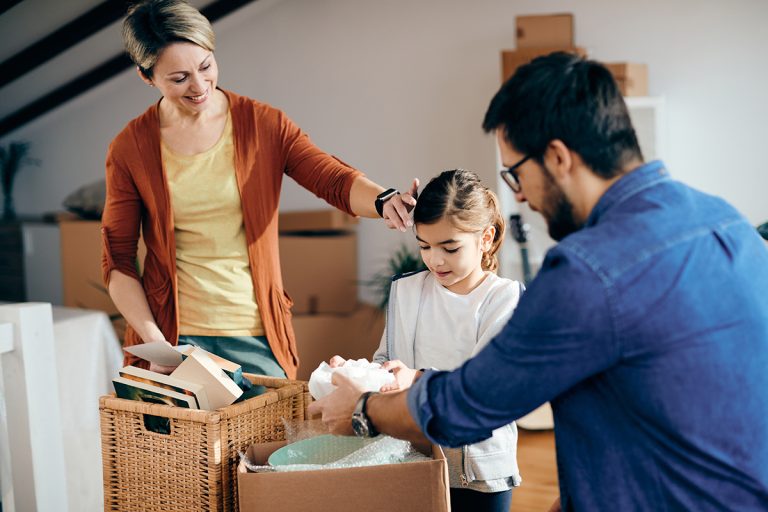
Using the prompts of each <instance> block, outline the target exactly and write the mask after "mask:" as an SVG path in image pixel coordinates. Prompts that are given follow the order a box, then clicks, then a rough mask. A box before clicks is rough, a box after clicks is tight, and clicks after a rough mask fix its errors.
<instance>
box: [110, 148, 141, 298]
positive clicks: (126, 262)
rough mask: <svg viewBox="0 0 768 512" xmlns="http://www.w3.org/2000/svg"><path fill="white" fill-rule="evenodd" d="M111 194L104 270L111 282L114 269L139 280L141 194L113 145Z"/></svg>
mask: <svg viewBox="0 0 768 512" xmlns="http://www.w3.org/2000/svg"><path fill="white" fill-rule="evenodd" d="M106 181H107V195H106V201H105V204H104V213H103V214H102V218H101V236H102V254H101V270H102V278H103V280H104V284H105V285H107V286H109V275H110V273H111V272H112V271H113V270H118V271H120V272H121V273H123V274H125V275H127V276H130V277H133V278H134V279H136V280H139V273H138V270H137V268H136V253H137V250H138V243H139V233H140V225H141V208H142V206H141V197H140V196H139V192H138V190H137V189H136V185H135V183H134V182H133V179H132V178H131V176H130V174H129V173H128V172H127V171H126V169H124V168H123V167H122V166H121V165H120V164H119V162H117V161H116V159H115V158H114V156H113V154H112V149H111V148H110V151H109V153H108V154H107V162H106Z"/></svg>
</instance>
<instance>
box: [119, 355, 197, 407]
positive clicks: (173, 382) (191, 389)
mask: <svg viewBox="0 0 768 512" xmlns="http://www.w3.org/2000/svg"><path fill="white" fill-rule="evenodd" d="M120 376H121V377H124V378H126V379H131V380H136V381H139V382H146V383H147V384H151V385H154V386H158V387H161V388H165V389H170V390H171V391H176V392H178V393H184V394H187V395H192V396H194V397H195V398H196V399H197V404H198V406H199V407H200V409H204V410H209V409H210V404H209V403H208V395H207V394H206V393H205V386H203V385H202V384H200V383H197V382H190V381H187V380H183V379H177V378H175V377H171V376H170V375H164V374H162V373H158V372H153V371H150V370H145V369H143V368H138V367H136V366H126V367H124V368H122V369H121V370H120Z"/></svg>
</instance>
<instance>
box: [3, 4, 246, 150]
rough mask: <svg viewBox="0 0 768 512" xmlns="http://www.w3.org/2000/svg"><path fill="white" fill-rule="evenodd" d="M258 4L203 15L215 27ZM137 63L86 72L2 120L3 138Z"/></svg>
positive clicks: (214, 7) (118, 61)
mask: <svg viewBox="0 0 768 512" xmlns="http://www.w3.org/2000/svg"><path fill="white" fill-rule="evenodd" d="M253 1H255V0H216V1H215V2H213V3H211V4H209V5H207V6H206V7H205V8H203V9H201V10H200V12H202V13H203V15H204V16H205V17H206V18H208V20H210V22H211V23H213V22H214V21H216V20H218V19H219V18H222V17H224V16H226V15H227V14H229V13H231V12H232V11H235V10H237V9H239V8H240V7H242V6H244V5H246V4H249V3H251V2H253ZM132 65H133V63H132V62H131V60H130V59H129V58H128V56H127V55H126V54H124V53H121V54H119V55H116V56H114V57H112V58H111V59H109V60H108V61H106V62H104V63H102V64H101V65H99V66H97V67H95V68H93V69H91V70H90V71H86V72H85V73H83V74H82V75H80V76H78V77H77V78H75V79H74V80H71V81H70V82H68V83H66V84H64V85H62V86H61V87H59V88H57V89H55V90H54V91H52V92H50V93H48V94H46V95H45V96H43V97H42V98H39V99H37V100H35V101H33V102H32V103H30V104H28V105H26V106H24V107H22V108H20V109H19V110H17V111H15V112H13V113H12V114H9V115H8V116H6V117H4V118H3V119H2V120H0V137H2V136H3V135H5V134H6V133H8V132H11V131H13V130H15V129H16V128H18V127H20V126H22V125H24V124H26V123H28V122H30V121H32V120H33V119H35V118H37V117H39V116H41V115H43V114H45V113H46V112H48V111H50V110H53V109H54V108H56V107H58V106H60V105H61V104H63V103H66V102H67V101H70V100H72V99H74V98H75V97H77V96H79V95H81V94H83V93H84V92H86V91H88V90H89V89H91V88H93V87H96V86H97V85H99V84H100V83H102V82H104V81H105V80H108V79H110V78H112V77H113V76H115V75H117V74H118V73H120V72H122V71H124V70H126V69H128V68H129V67H131V66H132Z"/></svg>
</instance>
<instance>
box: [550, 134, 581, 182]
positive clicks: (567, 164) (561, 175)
mask: <svg viewBox="0 0 768 512" xmlns="http://www.w3.org/2000/svg"><path fill="white" fill-rule="evenodd" d="M544 163H545V164H546V167H547V169H548V170H549V172H550V173H551V174H552V176H553V177H554V178H555V179H557V180H559V181H562V180H564V179H566V178H567V177H568V176H569V175H570V173H571V170H572V169H573V164H574V161H573V154H571V150H570V149H568V146H566V145H565V143H564V142H563V141H561V140H560V139H553V140H551V141H550V142H549V144H547V150H546V151H545V152H544Z"/></svg>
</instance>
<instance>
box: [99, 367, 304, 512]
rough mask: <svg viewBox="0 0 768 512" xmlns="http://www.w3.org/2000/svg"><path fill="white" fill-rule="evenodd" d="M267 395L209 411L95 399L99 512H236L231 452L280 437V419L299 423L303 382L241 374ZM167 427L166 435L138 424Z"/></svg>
mask: <svg viewBox="0 0 768 512" xmlns="http://www.w3.org/2000/svg"><path fill="white" fill-rule="evenodd" d="M248 378H249V379H250V380H251V381H252V382H253V383H254V384H260V385H262V386H265V387H267V388H269V390H268V391H267V392H266V393H264V394H262V395H260V396H257V397H255V398H251V399H249V400H245V401H243V402H241V403H237V404H234V405H230V406H228V407H223V408H221V409H218V410H215V411H201V410H194V409H183V408H180V407H171V406H168V405H155V404H148V403H144V402H137V401H133V400H123V399H120V398H115V397H113V396H104V397H101V399H100V401H99V413H100V416H101V452H102V463H103V468H104V510H114V511H120V512H128V511H163V512H165V511H180V512H181V511H184V512H190V511H195V510H204V511H216V512H218V511H222V512H229V511H235V512H236V511H237V510H238V503H237V478H236V473H235V472H236V469H237V463H238V462H239V456H238V453H239V452H240V451H245V450H246V449H247V448H248V446H249V445H251V444H253V443H263V442H268V441H279V440H282V439H284V438H285V436H284V428H283V423H282V421H281V418H286V419H303V418H304V417H305V409H306V403H305V401H306V400H307V397H308V396H309V395H308V392H307V386H306V383H304V382H300V381H290V380H285V379H278V378H274V377H265V376H261V375H248ZM147 415H148V416H149V417H154V418H153V420H157V419H160V420H161V421H163V422H167V424H168V426H169V433H168V434H161V433H157V432H153V431H150V430H147V428H146V426H145V419H146V418H147Z"/></svg>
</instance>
